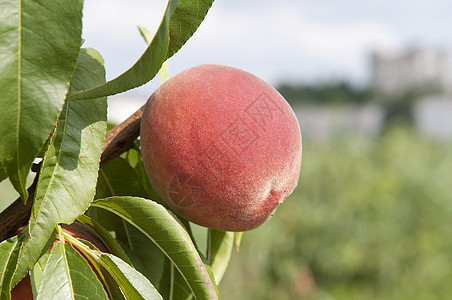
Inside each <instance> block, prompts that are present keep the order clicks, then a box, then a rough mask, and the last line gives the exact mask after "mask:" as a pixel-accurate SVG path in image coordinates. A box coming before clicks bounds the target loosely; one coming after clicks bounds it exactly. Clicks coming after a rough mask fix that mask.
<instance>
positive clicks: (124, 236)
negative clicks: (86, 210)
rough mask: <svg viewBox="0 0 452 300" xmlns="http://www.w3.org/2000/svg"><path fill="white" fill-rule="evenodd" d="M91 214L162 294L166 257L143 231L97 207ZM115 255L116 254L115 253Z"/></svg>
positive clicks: (91, 210) (92, 208)
mask: <svg viewBox="0 0 452 300" xmlns="http://www.w3.org/2000/svg"><path fill="white" fill-rule="evenodd" d="M90 214H92V215H93V218H96V220H98V221H99V223H101V224H102V226H103V227H105V229H106V230H108V231H109V232H112V233H114V235H115V238H116V240H117V241H118V242H119V243H120V244H121V246H122V248H123V249H124V250H125V252H126V253H127V255H128V257H129V258H130V260H131V261H132V265H133V266H134V267H135V268H136V269H137V270H138V271H140V272H141V273H142V274H143V275H144V276H146V278H147V279H149V281H150V282H151V283H152V284H153V285H154V286H155V287H156V288H157V289H158V290H159V292H160V293H162V292H161V291H162V289H164V288H165V286H163V285H162V283H161V278H162V273H163V268H164V263H165V260H166V256H165V255H164V254H163V253H162V252H161V251H160V249H159V248H158V247H157V246H156V245H155V244H154V243H153V242H152V241H151V240H149V239H148V238H147V237H146V236H145V235H144V234H143V233H142V232H141V231H139V230H138V229H136V228H135V227H133V226H132V225H130V224H129V223H127V222H126V221H124V220H123V219H121V218H120V217H119V216H117V215H115V214H113V213H111V212H109V211H106V210H103V209H99V208H97V207H91V208H90ZM113 254H114V253H113Z"/></svg>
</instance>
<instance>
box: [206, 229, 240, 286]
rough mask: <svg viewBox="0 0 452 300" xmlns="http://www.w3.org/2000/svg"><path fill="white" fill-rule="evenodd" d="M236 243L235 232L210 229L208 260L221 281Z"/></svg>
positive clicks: (218, 281) (218, 280)
mask: <svg viewBox="0 0 452 300" xmlns="http://www.w3.org/2000/svg"><path fill="white" fill-rule="evenodd" d="M233 245H234V232H226V231H220V230H215V229H209V249H208V255H209V257H208V260H209V263H210V266H211V267H212V271H213V273H214V276H215V281H216V283H217V284H218V283H220V281H221V279H222V278H223V275H224V273H225V272H226V268H227V267H228V264H229V260H230V258H231V252H232V248H233Z"/></svg>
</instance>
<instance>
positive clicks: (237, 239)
mask: <svg viewBox="0 0 452 300" xmlns="http://www.w3.org/2000/svg"><path fill="white" fill-rule="evenodd" d="M242 235H243V232H236V233H235V235H234V244H235V251H237V253H238V252H239V251H240V242H241V241H242Z"/></svg>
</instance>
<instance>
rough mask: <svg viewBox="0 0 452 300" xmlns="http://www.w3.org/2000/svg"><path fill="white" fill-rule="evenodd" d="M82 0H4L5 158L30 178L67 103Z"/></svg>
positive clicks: (13, 170) (12, 170)
mask: <svg viewBox="0 0 452 300" xmlns="http://www.w3.org/2000/svg"><path fill="white" fill-rule="evenodd" d="M82 7H83V1H82V0H74V1H65V0H54V1H45V0H22V1H7V0H0V70H1V71H0V91H1V92H0V93H1V97H0V107H1V118H0V136H1V139H0V162H1V163H2V165H3V167H5V168H6V172H7V173H8V175H9V178H10V180H11V182H12V184H13V185H14V187H15V189H16V190H17V191H18V192H19V194H20V195H21V196H22V198H23V199H25V200H26V199H27V190H26V187H25V181H26V178H27V175H28V173H29V170H30V166H31V164H32V163H33V159H34V158H35V156H36V154H37V153H38V151H39V149H40V148H41V145H42V144H43V143H44V141H45V140H46V139H47V137H48V136H49V133H50V131H51V129H52V127H53V126H54V124H55V121H56V120H57V118H58V114H59V113H60V111H61V108H62V107H63V103H64V99H65V96H66V93H67V92H68V88H69V82H70V80H71V76H72V74H73V72H74V68H75V65H76V60H77V56H78V53H79V49H80V44H81V33H82Z"/></svg>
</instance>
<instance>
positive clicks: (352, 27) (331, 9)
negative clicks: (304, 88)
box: [84, 0, 452, 93]
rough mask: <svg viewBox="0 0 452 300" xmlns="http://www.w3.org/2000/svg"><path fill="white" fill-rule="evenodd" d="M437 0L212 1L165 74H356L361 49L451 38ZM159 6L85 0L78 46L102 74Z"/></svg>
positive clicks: (136, 48)
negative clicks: (227, 70)
mask: <svg viewBox="0 0 452 300" xmlns="http://www.w3.org/2000/svg"><path fill="white" fill-rule="evenodd" d="M445 3H447V2H445V0H428V1H427V0H415V1H414V2H408V1H401V0H400V1H389V0H386V1H381V0H379V1H377V0H369V1H366V2H362V1H357V0H344V1H340V2H336V1H332V0H319V1H315V2H305V1H299V0H279V1H269V0H261V1H257V0H256V1H252V0H249V1H245V2H243V1H238V0H217V1H216V2H214V4H213V7H212V9H211V11H210V12H209V14H208V15H207V17H206V19H205V21H204V22H203V24H202V25H201V27H200V28H199V30H198V31H197V32H196V33H195V35H194V36H193V37H192V38H191V39H190V40H189V41H188V43H187V44H186V45H185V46H184V47H183V48H182V50H181V51H180V52H179V53H177V54H176V55H175V56H174V57H173V58H172V59H171V61H170V74H171V75H174V74H176V73H178V72H180V71H182V70H183V69H186V68H188V67H190V66H193V65H197V64H202V63H219V64H227V65H231V66H235V67H239V68H242V69H245V70H247V71H250V72H252V73H255V74H256V75H258V76H260V77H262V78H263V79H264V80H267V81H270V82H271V83H276V82H277V81H279V80H281V79H289V80H291V81H298V80H307V81H313V80H316V79H329V78H338V77H345V78H351V79H354V80H362V79H363V78H365V76H366V74H367V72H368V69H367V55H368V53H369V51H370V50H372V49H373V48H375V47H376V48H386V47H391V48H392V47H396V48H400V47H403V46H405V45H406V43H407V42H410V41H413V40H414V38H413V37H415V38H416V39H415V40H416V41H420V42H423V41H427V42H429V43H431V42H432V41H433V40H435V41H437V40H439V39H445V38H447V37H450V39H452V36H451V33H450V32H449V31H447V30H446V28H447V26H441V24H444V23H442V22H441V21H446V20H447V19H445V18H446V17H447V14H445V13H443V14H440V11H439V9H435V8H434V7H436V6H435V5H437V6H438V7H448V6H447V5H448V4H445ZM440 4H442V6H441V5H440ZM165 5H166V1H163V0H162V1H140V0H131V1H120V0H110V1H99V0H97V1H94V0H90V1H89V0H88V1H86V3H85V18H84V22H85V23H84V26H85V30H84V37H85V39H86V45H87V46H92V47H94V48H96V49H98V50H100V52H101V54H103V56H104V58H105V60H106V66H107V75H108V77H109V78H112V77H113V76H117V75H119V74H120V73H121V72H122V71H125V70H126V69H127V68H128V67H129V66H131V65H132V64H133V63H134V62H135V61H136V59H138V57H139V55H140V54H141V53H142V51H143V50H144V48H145V44H144V42H143V41H142V39H141V37H140V35H139V33H138V30H137V27H136V26H137V25H138V24H142V25H144V26H146V27H147V28H149V29H150V30H151V32H155V30H156V29H157V27H158V25H159V23H160V20H161V17H162V14H163V11H164V9H165ZM444 5H446V6H444ZM449 6H451V5H449ZM422 12H425V13H424V14H423V13H422ZM435 14H438V16H436V15H435ZM420 24H421V25H420ZM442 27H445V28H442ZM419 28H424V29H423V30H421V29H419ZM449 43H450V42H449ZM145 89H146V88H145ZM147 89H148V90H149V88H147ZM148 90H147V91H146V92H145V93H149V91H148Z"/></svg>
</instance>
